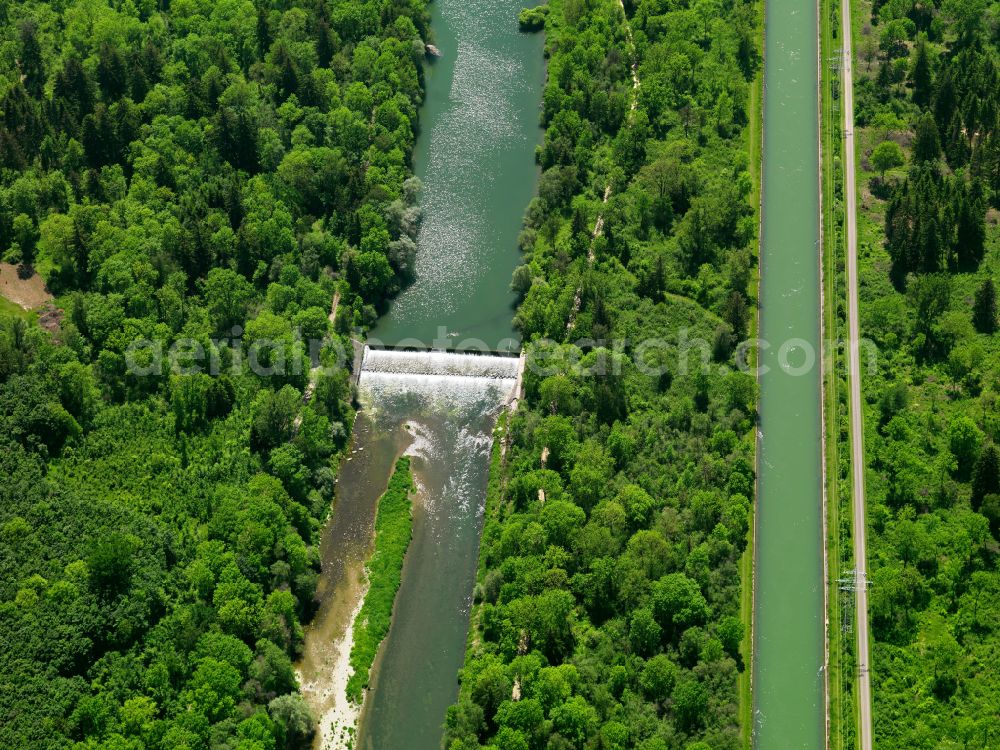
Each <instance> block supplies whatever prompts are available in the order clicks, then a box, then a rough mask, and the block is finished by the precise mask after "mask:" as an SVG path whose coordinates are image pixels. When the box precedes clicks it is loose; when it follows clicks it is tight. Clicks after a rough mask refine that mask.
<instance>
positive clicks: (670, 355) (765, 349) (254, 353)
mask: <svg viewBox="0 0 1000 750" xmlns="http://www.w3.org/2000/svg"><path fill="white" fill-rule="evenodd" d="M356 341H357V339H356ZM365 343H366V344H367V345H368V346H369V347H371V348H373V349H393V350H400V351H410V352H427V353H434V354H442V353H454V354H482V355H498V356H516V355H517V352H518V349H519V347H520V344H519V342H517V341H516V340H514V339H504V340H502V341H499V342H497V344H494V345H491V344H489V343H487V342H486V341H483V340H482V339H478V338H466V339H463V340H461V341H458V340H456V339H455V337H454V336H453V335H448V334H447V332H446V329H445V328H444V327H440V328H439V334H438V336H436V337H435V338H434V339H433V340H431V341H429V342H425V341H422V340H419V339H416V338H408V339H404V340H402V341H399V342H394V343H393V344H391V345H386V344H385V343H384V342H382V341H379V340H378V339H375V338H368V339H367V340H366V341H365ZM847 347H848V344H847V342H846V341H844V340H840V339H838V340H826V341H823V342H822V345H821V347H820V350H819V351H817V346H816V345H814V344H813V343H812V342H810V341H808V340H806V339H803V338H789V339H786V340H784V341H780V342H771V341H767V340H765V339H760V338H749V339H745V340H743V341H740V342H737V343H735V344H733V343H729V344H727V345H725V346H724V347H723V348H722V350H721V352H720V345H719V342H718V341H716V342H710V341H708V340H707V339H705V338H702V337H699V336H691V334H690V331H689V329H686V328H682V329H680V330H679V331H678V332H677V334H676V336H674V337H671V338H648V339H643V340H640V341H630V340H628V339H611V340H607V339H591V338H579V339H576V340H574V341H572V342H565V343H564V342H558V341H555V340H552V339H544V338H542V339H536V340H533V341H532V342H530V343H529V344H527V345H526V347H525V369H526V370H527V371H529V372H530V373H532V374H534V375H537V376H539V377H548V376H550V375H558V374H564V375H573V376H576V377H581V378H586V377H602V376H608V375H620V374H622V372H623V370H624V368H625V366H626V362H628V363H629V365H628V366H629V367H634V368H635V370H637V371H638V372H640V373H642V374H644V375H649V376H653V377H658V376H662V375H665V374H667V373H671V374H674V375H680V376H686V375H689V374H691V373H692V372H694V371H696V370H701V371H702V372H707V371H708V370H710V369H711V368H713V367H716V368H725V369H727V370H732V369H735V370H737V371H740V372H745V373H748V374H750V375H753V376H755V377H762V376H766V375H767V374H768V373H769V372H772V371H773V370H779V371H781V372H782V373H784V374H786V375H789V376H792V377H804V376H807V375H809V374H811V373H816V372H817V370H816V368H817V366H818V365H820V364H822V365H823V366H825V367H827V368H831V367H832V366H833V363H834V362H836V361H837V360H838V359H846V357H847V353H848V352H847ZM859 354H860V356H861V360H862V362H863V364H864V365H865V366H866V368H867V369H868V370H869V371H872V370H874V368H875V367H876V364H877V361H878V347H877V345H876V344H875V343H874V342H873V341H871V340H869V339H862V340H861V341H860V342H859ZM354 360H355V352H354V347H353V346H352V345H351V344H350V343H348V342H347V341H346V340H345V339H344V338H342V337H339V336H324V337H320V338H315V337H309V338H306V337H304V336H303V335H302V331H301V330H300V329H298V328H296V329H293V330H292V332H291V335H290V337H281V338H267V337H259V338H252V339H248V337H247V336H246V335H245V333H244V328H243V327H242V326H239V325H237V326H234V327H233V328H232V329H231V331H230V335H229V336H226V337H221V338H208V339H199V338H192V337H179V338H176V339H174V340H172V341H168V340H163V339H149V338H137V339H135V340H134V341H133V342H132V343H131V345H130V346H129V347H128V349H127V350H126V352H125V365H126V369H127V371H128V373H129V374H130V375H132V376H134V377H162V376H163V375H165V374H168V373H169V374H173V375H194V374H199V373H207V374H209V375H212V376H218V375H220V374H222V373H228V374H231V375H238V374H243V373H246V372H249V373H252V374H254V375H257V376H259V377H265V378H266V377H288V376H302V375H304V374H305V373H306V372H307V371H310V370H319V371H323V370H326V371H335V370H338V369H344V368H351V367H353V366H354Z"/></svg>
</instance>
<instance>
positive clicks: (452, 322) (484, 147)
mask: <svg viewBox="0 0 1000 750" xmlns="http://www.w3.org/2000/svg"><path fill="white" fill-rule="evenodd" d="M532 4H533V3H531V2H528V3H525V2H523V0H435V1H434V2H432V3H431V4H430V9H431V28H432V29H433V30H434V34H435V43H436V45H437V47H438V48H439V49H440V50H441V53H442V56H441V57H440V58H438V59H436V60H434V61H433V62H432V63H431V64H429V65H426V66H425V68H424V70H425V85H426V97H425V100H424V105H423V107H421V110H420V135H419V136H418V138H417V143H416V147H415V149H414V168H415V172H416V175H417V177H419V178H420V180H421V181H422V182H423V193H422V196H421V200H420V205H421V208H422V209H423V223H422V225H421V230H420V234H419V236H418V237H417V258H416V274H417V278H416V281H415V282H414V283H413V284H411V285H410V286H409V287H407V288H406V289H404V290H403V291H402V292H401V293H400V295H399V296H398V297H397V298H396V299H395V300H393V301H392V302H391V303H390V306H389V309H388V311H387V313H386V314H385V315H384V316H383V317H382V318H381V320H379V322H378V323H377V324H376V326H375V327H374V328H373V329H372V332H371V337H372V338H374V339H379V340H381V341H383V342H384V343H390V344H394V343H397V342H399V341H401V340H402V339H404V338H408V337H413V338H416V339H417V340H419V341H421V342H424V343H425V344H427V345H429V344H430V343H431V342H432V341H433V340H434V339H435V338H436V337H438V336H439V334H440V333H441V332H442V331H443V332H444V335H445V336H446V337H448V339H449V340H450V342H451V344H452V345H455V344H457V343H460V342H461V340H462V339H465V338H477V339H480V340H482V341H484V342H485V343H486V344H487V345H488V346H489V348H490V349H506V348H507V345H508V344H509V345H511V346H516V345H515V344H514V343H513V342H512V341H511V339H512V338H513V337H514V332H513V329H512V327H511V320H512V318H513V315H514V304H515V301H516V300H515V297H514V295H513V293H512V292H511V291H510V277H511V274H512V273H513V271H514V268H515V267H516V266H517V264H518V262H519V260H520V259H519V255H518V253H517V251H516V248H517V237H518V234H519V232H520V229H521V220H522V218H523V216H524V211H525V209H526V208H527V207H528V203H529V201H530V200H531V198H532V196H533V195H534V194H535V186H536V184H537V181H538V169H537V167H536V166H535V163H534V149H535V146H536V145H537V144H538V143H540V142H541V134H542V131H541V129H540V127H539V114H540V106H541V100H542V96H541V95H542V87H543V85H544V82H545V62H544V59H543V56H542V44H543V37H542V35H541V34H530V35H529V34H522V33H520V32H519V31H518V26H517V15H518V11H519V10H520V9H521V8H522V7H523V6H524V5H532Z"/></svg>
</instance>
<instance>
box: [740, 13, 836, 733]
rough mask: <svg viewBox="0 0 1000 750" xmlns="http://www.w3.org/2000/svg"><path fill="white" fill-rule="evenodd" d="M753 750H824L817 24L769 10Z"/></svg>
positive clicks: (812, 18) (799, 15) (803, 15)
mask: <svg viewBox="0 0 1000 750" xmlns="http://www.w3.org/2000/svg"><path fill="white" fill-rule="evenodd" d="M765 13H766V20H765V58H764V82H765V93H764V149H763V153H764V163H763V175H764V176H763V226H762V238H761V288H760V296H761V310H760V336H761V338H762V340H763V341H765V342H767V344H768V346H767V348H762V350H761V356H760V360H759V361H760V365H761V366H762V368H767V372H766V373H765V372H763V370H762V374H761V376H760V387H761V390H760V405H759V408H760V425H759V428H760V432H759V433H758V510H757V516H756V519H757V520H756V546H755V553H756V568H755V599H754V610H755V631H754V637H755V654H754V664H755V668H754V669H755V671H754V709H755V711H754V745H755V747H757V748H760V750H772V748H822V747H823V746H824V731H825V709H824V705H825V704H824V675H823V671H822V668H823V662H824V646H823V644H824V638H825V631H824V596H823V586H824V574H823V570H824V567H823V524H822V512H823V494H822V492H823V488H822V470H821V460H822V442H821V424H822V420H821V412H820V409H821V398H820V395H821V382H822V381H821V369H822V368H821V348H820V276H819V273H820V272H819V268H820V242H819V176H818V170H819V153H818V149H819V146H818V143H819V135H818V123H819V112H818V93H817V44H818V41H817V17H816V7H815V5H814V3H813V2H801V0H768V2H767V3H766V4H765Z"/></svg>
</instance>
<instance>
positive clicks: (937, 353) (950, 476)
mask: <svg viewBox="0 0 1000 750" xmlns="http://www.w3.org/2000/svg"><path fill="white" fill-rule="evenodd" d="M858 11H859V15H860V17H861V19H862V23H861V24H859V25H858V28H857V29H856V38H857V43H856V49H857V50H858V56H859V58H860V59H859V61H858V62H857V63H856V64H855V75H856V76H857V80H856V83H855V91H856V97H857V111H856V122H857V125H858V131H857V132H858V134H859V138H860V140H859V155H860V167H861V172H860V177H859V195H860V199H861V207H860V216H859V222H860V224H859V228H860V258H859V261H860V269H861V279H860V285H861V286H860V305H861V333H862V336H865V337H867V338H869V339H871V340H872V341H873V342H874V343H875V344H876V345H877V349H878V352H877V360H876V361H874V362H873V363H872V366H870V367H868V369H867V370H866V372H865V374H864V383H863V386H864V393H865V401H866V406H865V412H866V434H865V438H866V442H865V449H866V457H867V461H868V473H867V483H868V493H867V494H868V524H869V529H870V535H869V556H870V563H871V565H870V580H871V593H870V603H871V611H870V616H871V626H872V634H873V636H874V639H875V646H874V652H873V656H872V664H871V670H872V677H873V692H874V702H875V713H874V729H875V741H876V743H877V744H878V746H879V747H887V748H888V747H898V748H904V747H905V748H940V747H967V748H987V747H993V746H995V745H996V744H997V742H1000V720H998V717H997V705H998V701H1000V685H998V683H997V681H996V679H995V678H994V677H993V675H995V674H996V671H997V669H998V668H1000V665H998V661H997V650H998V645H1000V629H998V623H1000V617H998V616H1000V570H998V567H997V563H998V552H1000V548H998V545H997V541H998V539H1000V466H998V461H997V456H998V452H997V451H998V448H997V445H998V443H1000V418H998V410H997V398H998V393H1000V337H998V336H997V335H996V330H997V328H996V327H997V322H998V321H997V313H996V306H995V294H996V291H995V290H996V283H997V279H998V278H1000V230H998V227H997V220H998V213H997V212H998V209H1000V121H998V119H997V118H998V99H997V92H998V91H1000V87H998V85H997V81H998V71H1000V54H998V53H1000V47H998V37H997V24H998V16H997V13H996V6H995V5H994V6H992V7H990V6H988V4H986V3H980V2H973V1H969V0H954V1H951V0H949V2H945V3H942V4H940V5H937V4H919V3H917V4H914V3H908V2H903V3H896V2H888V3H882V2H876V3H874V4H869V3H867V2H865V3H859V5H858ZM900 156H902V163H900V158H899V157H900ZM863 359H864V355H863ZM862 366H863V367H864V366H865V365H864V363H863V365H862Z"/></svg>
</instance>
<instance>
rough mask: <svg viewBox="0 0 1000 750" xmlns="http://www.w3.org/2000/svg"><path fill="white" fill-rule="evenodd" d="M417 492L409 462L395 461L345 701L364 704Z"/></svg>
mask: <svg viewBox="0 0 1000 750" xmlns="http://www.w3.org/2000/svg"><path fill="white" fill-rule="evenodd" d="M413 490H414V484H413V476H412V475H411V474H410V459H409V458H407V457H405V456H404V457H403V458H400V459H399V460H398V461H397V462H396V468H395V470H394V471H393V474H392V478H391V479H390V480H389V488H388V489H387V490H386V491H385V494H384V495H382V497H381V498H380V499H379V503H378V514H377V515H376V517H375V552H374V554H372V558H371V560H370V561H369V562H368V565H367V566H365V570H366V572H367V574H368V593H367V594H366V595H365V602H364V604H363V605H361V610H360V611H359V612H358V616H357V618H356V619H355V621H354V643H353V645H352V646H351V668H352V669H353V670H354V674H353V675H352V676H351V679H350V680H349V681H348V683H347V697H348V698H350V699H351V700H352V701H354V702H355V703H361V700H362V698H363V697H364V691H365V688H367V687H368V678H369V673H370V671H371V667H372V664H373V663H374V661H375V656H376V655H377V654H378V649H379V646H380V645H381V643H382V640H383V639H384V638H385V636H386V635H387V634H388V633H389V626H390V624H391V623H392V608H393V604H394V602H395V601H396V592H397V591H399V583H400V580H401V577H402V571H403V559H404V558H405V557H406V550H407V548H408V547H409V546H410V539H411V538H412V537H413V513H412V510H413V503H412V502H411V500H410V495H411V493H412V492H413Z"/></svg>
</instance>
